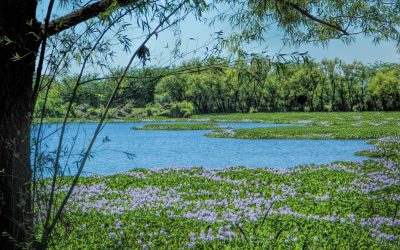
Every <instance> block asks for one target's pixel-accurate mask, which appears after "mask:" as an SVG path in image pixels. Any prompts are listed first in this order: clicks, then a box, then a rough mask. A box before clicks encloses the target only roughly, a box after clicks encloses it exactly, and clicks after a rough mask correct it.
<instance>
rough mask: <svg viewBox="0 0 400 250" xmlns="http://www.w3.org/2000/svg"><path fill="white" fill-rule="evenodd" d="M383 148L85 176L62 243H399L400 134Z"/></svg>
mask: <svg viewBox="0 0 400 250" xmlns="http://www.w3.org/2000/svg"><path fill="white" fill-rule="evenodd" d="M375 145H376V149H377V151H378V149H379V151H381V152H383V153H382V154H381V155H380V156H383V157H384V158H378V159H371V160H366V161H362V162H335V163H331V164H325V165H313V164H311V165H305V166H299V167H296V168H292V169H249V168H242V167H236V168H227V169H222V170H207V169H203V168H189V167H188V168H175V169H158V170H155V169H153V170H143V169H135V170H132V171H129V172H127V173H125V174H118V175H112V176H105V177H90V178H82V179H81V181H80V184H79V186H78V187H77V188H76V190H75V192H74V194H73V196H72V198H71V200H70V202H69V204H68V210H67V213H66V215H67V217H66V218H67V219H68V220H67V221H68V225H69V227H66V226H65V225H62V226H60V228H59V230H58V233H59V234H58V235H57V236H56V238H55V239H54V244H55V245H54V247H55V248H57V249H60V248H63V249H64V248H66V249H75V248H100V249H110V248H129V249H160V248H161V249H167V248H168V249H186V248H201V249H222V248H233V249H251V248H253V249H254V248H255V249H265V248H281V249H282V248H284V249H287V248H291V249H293V248H303V247H306V248H313V249H315V248H317V249H318V248H319V249H321V248H322V249H325V248H328V249H335V248H336V249H359V248H368V249H398V248H399V247H400V242H399V235H400V212H399V207H400V196H399V194H400V156H399V152H398V151H394V150H393V149H396V147H398V146H399V145H400V140H399V138H386V139H381V140H380V141H379V143H378V142H375ZM388 145H390V146H388ZM386 151H390V152H391V153H390V154H385V153H384V152H386ZM376 156H378V155H376ZM62 190H63V189H62V188H61V189H60V191H59V195H61V194H63V191H62Z"/></svg>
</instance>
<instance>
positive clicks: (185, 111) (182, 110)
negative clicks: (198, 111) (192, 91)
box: [168, 101, 194, 118]
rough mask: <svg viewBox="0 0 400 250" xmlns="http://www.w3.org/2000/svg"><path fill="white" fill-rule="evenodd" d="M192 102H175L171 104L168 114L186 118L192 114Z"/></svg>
mask: <svg viewBox="0 0 400 250" xmlns="http://www.w3.org/2000/svg"><path fill="white" fill-rule="evenodd" d="M193 110H194V108H193V104H192V103H191V102H187V101H183V102H175V103H172V104H171V108H170V111H169V114H168V115H169V116H171V117H176V118H188V117H191V116H192V115H193Z"/></svg>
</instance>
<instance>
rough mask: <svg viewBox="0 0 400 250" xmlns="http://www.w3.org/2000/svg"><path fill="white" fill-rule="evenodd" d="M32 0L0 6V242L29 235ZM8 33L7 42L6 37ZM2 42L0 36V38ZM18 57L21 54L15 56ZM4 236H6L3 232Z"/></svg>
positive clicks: (11, 245) (34, 45)
mask: <svg viewBox="0 0 400 250" xmlns="http://www.w3.org/2000/svg"><path fill="white" fill-rule="evenodd" d="M36 5H37V2H36V1H35V0H24V1H14V0H5V1H2V2H1V4H0V38H2V39H3V41H2V42H0V82H1V88H0V107H1V110H2V111H1V112H0V246H1V248H2V249H18V248H21V245H20V244H22V245H23V244H25V243H27V242H29V241H30V240H31V239H32V236H33V235H31V233H32V213H31V211H32V207H31V205H32V204H31V187H30V184H31V178H32V176H31V166H30V126H31V112H32V110H33V100H34V98H33V94H32V79H33V74H34V71H35V58H36V52H37V50H38V47H39V41H38V40H37V38H36V37H35V36H34V35H33V34H32V33H31V32H35V30H39V29H38V23H37V22H36V19H35V14H36ZM5 37H7V40H4V38H5ZM0 41H1V40H0ZM18 57H19V58H18ZM4 235H8V236H4Z"/></svg>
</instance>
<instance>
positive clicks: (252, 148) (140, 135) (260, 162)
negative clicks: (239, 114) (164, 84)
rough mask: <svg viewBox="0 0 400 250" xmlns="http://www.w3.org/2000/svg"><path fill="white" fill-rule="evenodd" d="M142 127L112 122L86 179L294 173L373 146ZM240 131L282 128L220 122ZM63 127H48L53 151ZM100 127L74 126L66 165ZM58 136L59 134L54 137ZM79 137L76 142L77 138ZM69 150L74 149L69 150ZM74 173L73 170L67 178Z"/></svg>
mask: <svg viewBox="0 0 400 250" xmlns="http://www.w3.org/2000/svg"><path fill="white" fill-rule="evenodd" d="M148 123H154V122H140V123H110V124H107V125H106V126H105V127H104V129H103V130H102V132H101V134H100V135H99V137H98V140H97V142H96V143H95V146H94V149H93V157H91V158H90V160H89V162H87V164H86V166H85V174H100V175H103V174H114V173H120V172H126V171H128V170H130V169H133V168H164V167H176V166H203V167H206V168H223V167H229V166H246V167H277V168H288V167H293V166H297V165H300V164H308V163H329V162H333V161H338V160H340V161H342V160H343V161H348V160H362V159H365V157H360V156H355V155H354V153H355V152H356V151H357V150H360V149H366V148H370V147H371V146H370V145H368V144H367V143H366V141H364V140H244V139H226V138H224V139H219V138H207V137H205V136H203V135H204V134H205V133H207V132H209V131H205V130H201V131H199V130H197V131H194V130H193V131H154V130H132V129H131V128H132V127H134V126H143V125H144V124H148ZM219 124H221V125H228V126H231V127H233V128H235V129H240V128H256V127H273V126H281V125H276V124H260V123H219ZM57 128H60V125H59V124H58V125H57V124H53V125H46V126H45V132H44V135H45V136H46V137H47V138H46V139H44V140H43V145H47V149H46V150H47V151H51V150H54V149H55V148H56V146H57V143H58V138H59V131H56V132H55V133H54V131H55V130H56V129H57ZM95 128H96V124H89V123H87V124H70V125H68V128H67V133H66V136H65V138H66V143H65V146H66V148H67V149H70V148H72V146H73V148H74V149H73V150H72V154H71V155H70V156H69V158H68V162H67V161H66V160H64V161H63V163H64V164H65V165H66V166H68V167H69V168H70V171H71V172H70V173H71V174H73V173H74V172H75V171H76V166H77V164H76V162H75V161H77V160H78V159H79V153H80V151H81V150H82V149H84V147H85V146H86V145H87V144H88V142H89V140H90V137H91V135H92V134H93V132H94V130H95ZM52 133H54V134H52ZM73 137H76V140H74V139H73ZM74 141H75V142H74ZM66 151H68V150H66ZM68 173H69V172H68V171H67V174H68Z"/></svg>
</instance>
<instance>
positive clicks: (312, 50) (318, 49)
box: [38, 1, 400, 66]
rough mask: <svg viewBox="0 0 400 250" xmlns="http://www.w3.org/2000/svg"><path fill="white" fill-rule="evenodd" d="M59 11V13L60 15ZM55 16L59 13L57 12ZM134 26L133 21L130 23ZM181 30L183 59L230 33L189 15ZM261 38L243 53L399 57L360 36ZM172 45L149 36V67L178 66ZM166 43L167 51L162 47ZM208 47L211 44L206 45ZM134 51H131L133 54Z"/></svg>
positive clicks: (120, 57)
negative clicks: (290, 42) (291, 42)
mask: <svg viewBox="0 0 400 250" xmlns="http://www.w3.org/2000/svg"><path fill="white" fill-rule="evenodd" d="M45 2H47V1H43V2H42V4H41V5H40V6H39V8H38V14H39V16H41V14H40V12H41V11H40V10H41V9H42V8H43V6H44V5H43V4H44V3H45ZM64 11H65V10H64ZM64 11H63V12H64ZM57 12H58V13H57V14H59V15H61V13H62V12H60V11H57ZM213 14H214V13H210V14H208V15H207V16H209V17H210V16H213ZM207 16H206V17H207ZM132 23H133V24H135V23H136V22H132ZM180 28H181V31H182V32H181V39H182V45H181V46H180V49H181V52H183V53H186V52H190V51H193V50H195V49H198V48H200V49H198V50H197V53H189V54H188V55H186V56H185V57H184V60H188V59H190V58H194V57H199V58H202V57H204V53H205V51H206V49H205V44H207V43H209V42H210V41H212V39H211V36H212V35H213V34H214V32H216V31H220V30H222V31H224V33H225V34H228V33H230V31H231V30H232V28H231V26H230V24H229V23H217V24H216V25H214V26H213V27H209V26H208V25H207V24H204V23H201V22H199V21H196V20H195V19H194V18H193V17H192V16H189V17H188V18H187V19H186V20H185V21H184V22H182V23H181V25H180ZM135 31H138V30H137V29H135V30H134V31H133V32H132V34H133V35H132V36H133V37H137V36H140V35H141V34H136V33H134V32H135ZM267 33H268V34H266V35H265V38H266V41H265V42H263V43H260V44H251V45H249V46H247V47H246V48H245V49H246V51H248V52H249V53H250V52H260V51H262V50H264V49H265V48H266V47H267V51H268V54H270V55H274V54H276V53H279V52H281V53H291V52H294V51H299V52H305V51H308V53H309V55H310V56H311V57H312V58H314V59H316V60H317V61H319V60H321V59H323V58H331V59H333V58H335V57H337V58H339V59H341V60H343V61H345V62H347V63H351V62H353V61H354V60H358V61H361V62H363V63H374V62H376V61H382V62H396V63H398V62H400V54H399V53H398V52H397V51H396V47H395V46H394V44H393V43H388V42H382V43H380V44H378V45H375V44H373V42H372V39H371V38H368V37H363V36H357V37H356V40H355V41H354V42H353V43H352V44H350V45H346V44H344V43H343V42H341V41H338V40H334V41H331V42H330V43H329V45H328V46H327V47H326V48H324V47H322V46H315V45H307V44H305V45H301V46H299V47H298V48H295V47H288V46H286V47H285V46H284V45H283V42H282V41H281V39H282V34H280V32H279V31H278V30H276V29H275V28H272V29H271V30H269V31H268V32H267ZM174 42H175V36H174V34H173V32H172V31H168V30H167V31H164V32H163V33H160V34H159V36H158V39H156V38H155V37H153V38H152V39H151V40H150V41H149V42H148V44H147V46H148V47H149V49H150V52H151V59H152V60H151V61H150V63H149V64H150V65H159V66H168V65H170V64H171V63H175V64H179V62H180V60H178V61H173V60H171V53H170V50H171V49H172V47H173V44H174ZM140 43H141V41H140V40H134V45H135V44H140ZM167 44H168V48H165V47H166V46H167ZM208 47H209V48H211V47H212V44H209V45H208ZM134 50H135V48H132V51H134ZM129 58H130V55H129V54H126V53H124V52H123V51H122V50H118V49H117V50H116V57H115V61H114V63H115V65H114V66H124V65H126V64H127V62H128V60H129Z"/></svg>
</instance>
